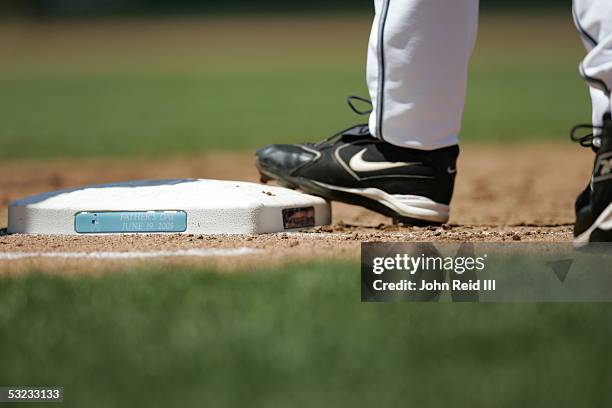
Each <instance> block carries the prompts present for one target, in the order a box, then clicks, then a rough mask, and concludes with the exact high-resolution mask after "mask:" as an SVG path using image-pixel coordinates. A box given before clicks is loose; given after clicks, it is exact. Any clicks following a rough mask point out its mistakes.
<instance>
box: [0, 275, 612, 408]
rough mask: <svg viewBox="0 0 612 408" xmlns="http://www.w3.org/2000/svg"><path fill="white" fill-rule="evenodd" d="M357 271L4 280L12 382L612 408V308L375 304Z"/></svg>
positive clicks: (0, 374) (256, 398) (122, 396)
mask: <svg viewBox="0 0 612 408" xmlns="http://www.w3.org/2000/svg"><path fill="white" fill-rule="evenodd" d="M358 269H359V266H358V265H357V264H343V263H338V264H329V265H322V264H316V265H295V266H291V267H286V268H283V269H277V270H273V271H263V270H260V271H256V272H257V273H253V272H255V271H245V272H244V273H237V274H218V273H214V272H212V271H210V270H191V271H189V270H175V269H168V270H154V271H147V270H137V271H125V272H124V273H118V274H112V275H105V276H103V277H98V278H88V277H77V278H71V279H65V278H59V277H49V276H44V275H40V276H37V275H34V276H30V277H25V278H7V279H2V280H0V350H1V351H0V362H1V363H0V383H1V384H5V385H21V386H25V385H59V386H63V387H65V403H64V404H65V406H70V407H73V406H74V407H83V406H87V407H108V406H147V407H158V406H159V407H167V406H176V405H180V406H183V407H189V406H211V407H244V406H249V407H257V406H262V407H263V406H265V407H288V406H291V407H301V406H304V407H312V406H338V407H361V406H363V407H372V406H398V405H409V406H419V407H441V406H451V405H452V406H470V407H491V406H495V407H516V406H539V407H558V406H585V407H586V406H590V407H595V406H607V405H609V402H610V393H609V390H610V381H611V380H612V379H611V377H610V372H609V364H610V353H609V339H610V334H611V333H610V318H611V314H610V311H611V309H610V307H609V306H606V305H595V304H572V305H563V304H550V305H546V304H540V305H534V304H523V305H520V304H516V305H485V304H362V303H360V301H359V296H360V290H359V272H358Z"/></svg>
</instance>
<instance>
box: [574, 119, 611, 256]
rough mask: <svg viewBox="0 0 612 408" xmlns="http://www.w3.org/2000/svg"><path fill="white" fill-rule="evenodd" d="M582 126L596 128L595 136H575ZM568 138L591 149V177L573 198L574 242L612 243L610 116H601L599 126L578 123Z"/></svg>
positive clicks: (580, 243)
mask: <svg viewBox="0 0 612 408" xmlns="http://www.w3.org/2000/svg"><path fill="white" fill-rule="evenodd" d="M585 128H591V129H597V130H600V131H601V133H600V135H598V136H594V135H593V134H589V135H586V136H578V135H577V134H578V131H579V130H581V129H585ZM572 140H574V141H576V142H579V143H580V144H581V145H582V146H588V147H592V148H593V150H594V151H595V153H596V155H595V166H594V168H593V176H592V177H591V182H590V183H589V185H588V186H587V188H586V189H585V190H584V191H583V192H582V193H581V194H580V195H579V196H578V198H577V200H576V224H575V226H574V236H575V237H576V240H575V242H576V244H578V245H585V244H587V243H589V242H612V118H611V117H610V114H609V113H608V114H606V115H605V116H604V124H603V126H591V125H578V126H576V127H575V128H574V129H573V130H572Z"/></svg>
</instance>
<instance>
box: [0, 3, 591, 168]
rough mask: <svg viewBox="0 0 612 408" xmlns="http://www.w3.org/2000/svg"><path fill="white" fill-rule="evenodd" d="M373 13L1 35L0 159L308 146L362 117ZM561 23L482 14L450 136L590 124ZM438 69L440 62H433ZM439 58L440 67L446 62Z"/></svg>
mask: <svg viewBox="0 0 612 408" xmlns="http://www.w3.org/2000/svg"><path fill="white" fill-rule="evenodd" d="M370 22H371V17H370V16H366V15H364V16H338V15H335V16H326V17H323V16H320V17H312V16H310V17H304V18H301V17H298V16H291V17H288V16H276V17H265V16H256V17H249V18H246V17H239V16H237V17H227V18H217V19H214V18H209V19H205V18H203V19H193V20H184V21H183V20H180V19H178V20H159V21H157V20H146V19H145V20H143V21H130V20H128V21H126V22H121V21H119V22H113V21H112V20H111V21H108V22H105V21H101V22H92V21H84V22H80V23H79V22H78V21H77V22H73V23H70V22H65V23H56V25H44V24H38V25H37V24H24V25H19V24H17V25H16V26H15V27H13V28H11V26H10V25H8V27H9V28H7V29H6V33H4V32H3V31H2V28H3V27H0V34H3V33H4V34H3V35H0V60H2V64H0V158H4V159H20V158H47V157H87V156H117V155H123V156H126V155H155V156H163V155H164V154H175V153H179V154H180V153H192V154H198V153H201V152H205V151H210V150H220V149H223V150H235V149H248V150H252V149H255V148H258V147H261V146H263V145H265V144H270V143H286V142H304V141H318V140H321V139H323V138H325V137H327V136H329V135H331V134H333V133H335V132H336V131H338V130H340V129H342V128H344V127H347V126H350V125H353V124H356V123H363V122H365V121H367V118H365V117H358V116H356V115H354V114H353V113H352V112H351V111H350V110H349V109H348V108H347V106H346V105H345V103H344V99H345V97H346V96H347V95H350V94H358V95H364V96H366V95H367V91H366V87H365V77H366V75H365V70H366V69H365V68H366V67H365V62H366V61H365V60H366V49H367V37H368V33H369V31H370ZM584 54H585V51H584V49H583V48H582V46H581V45H580V40H579V36H578V34H577V33H576V32H575V29H574V28H573V27H572V23H571V12H570V10H569V8H568V12H567V14H566V15H557V14H550V13H548V14H544V13H540V14H536V15H534V16H531V17H529V18H528V17H526V16H524V15H520V16H518V15H511V14H484V15H483V16H482V18H481V29H480V34H479V40H478V44H477V47H476V51H475V53H474V57H473V58H472V62H471V67H470V79H469V87H468V96H467V105H466V111H465V118H464V127H463V131H462V133H461V137H462V138H463V140H466V141H476V142H503V143H507V142H515V141H518V142H525V141H530V140H541V139H553V140H559V141H567V134H568V130H569V129H570V128H571V127H572V126H573V125H574V124H575V123H577V122H587V121H588V120H590V102H589V98H588V91H587V88H586V85H585V84H584V83H583V81H582V80H581V79H580V78H579V76H578V69H577V67H578V62H579V61H580V58H582V57H583V55H584ZM441 63H444V62H441ZM448 63H450V62H448Z"/></svg>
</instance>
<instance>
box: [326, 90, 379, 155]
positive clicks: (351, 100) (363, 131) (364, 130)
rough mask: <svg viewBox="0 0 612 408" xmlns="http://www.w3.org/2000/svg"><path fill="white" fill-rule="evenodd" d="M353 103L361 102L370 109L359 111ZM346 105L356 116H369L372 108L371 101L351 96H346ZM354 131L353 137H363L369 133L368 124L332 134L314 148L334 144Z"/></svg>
mask: <svg viewBox="0 0 612 408" xmlns="http://www.w3.org/2000/svg"><path fill="white" fill-rule="evenodd" d="M355 102H361V103H365V104H368V105H370V109H366V110H362V109H359V108H358V107H357V106H356V105H355ZM346 103H347V104H348V106H349V108H351V110H352V111H353V112H355V113H356V114H358V115H362V116H363V115H369V114H370V113H372V111H373V106H372V101H371V100H369V99H366V98H363V97H361V96H355V95H351V96H348V97H347V98H346ZM352 130H355V137H357V136H361V135H364V134H366V133H369V128H368V124H367V123H362V124H359V125H355V126H351V127H348V128H346V129H343V130H341V131H340V132H338V133H335V134H333V135H332V136H330V137H328V138H327V139H325V140H322V141H320V142H319V143H316V144H315V146H316V147H321V146H323V145H325V144H328V143H336V142H337V140H340V138H341V137H342V136H344V135H346V134H347V133H349V132H350V131H352Z"/></svg>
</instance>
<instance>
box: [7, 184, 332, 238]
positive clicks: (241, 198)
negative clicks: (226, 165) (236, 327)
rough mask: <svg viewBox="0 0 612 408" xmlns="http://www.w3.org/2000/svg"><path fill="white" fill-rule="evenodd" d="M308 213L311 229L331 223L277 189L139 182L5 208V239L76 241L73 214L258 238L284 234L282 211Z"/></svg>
mask: <svg viewBox="0 0 612 408" xmlns="http://www.w3.org/2000/svg"><path fill="white" fill-rule="evenodd" d="M308 207H312V208H313V209H314V225H317V226H318V225H326V224H329V223H330V222H331V209H330V206H329V204H328V203H327V202H326V201H325V200H324V199H322V198H320V197H315V196H311V195H307V194H303V193H300V192H297V191H294V190H289V189H286V188H281V187H271V186H264V185H260V184H255V183H245V182H239V181H220V180H195V179H177V180H144V181H131V182H126V183H115V184H103V185H96V186H88V187H82V188H79V189H73V190H61V191H55V192H50V193H44V194H40V195H36V196H31V197H27V198H24V199H22V200H18V201H14V202H12V203H11V204H10V205H9V225H8V232H9V233H25V234H50V235H77V234H78V233H77V232H76V231H75V214H77V213H80V212H113V211H126V212H129V211H164V210H166V211H184V212H186V213H187V229H186V230H185V231H184V232H183V233H185V234H262V233H272V232H281V231H287V230H292V228H285V227H286V224H287V223H286V222H285V220H284V219H283V210H287V209H293V208H308Z"/></svg>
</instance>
